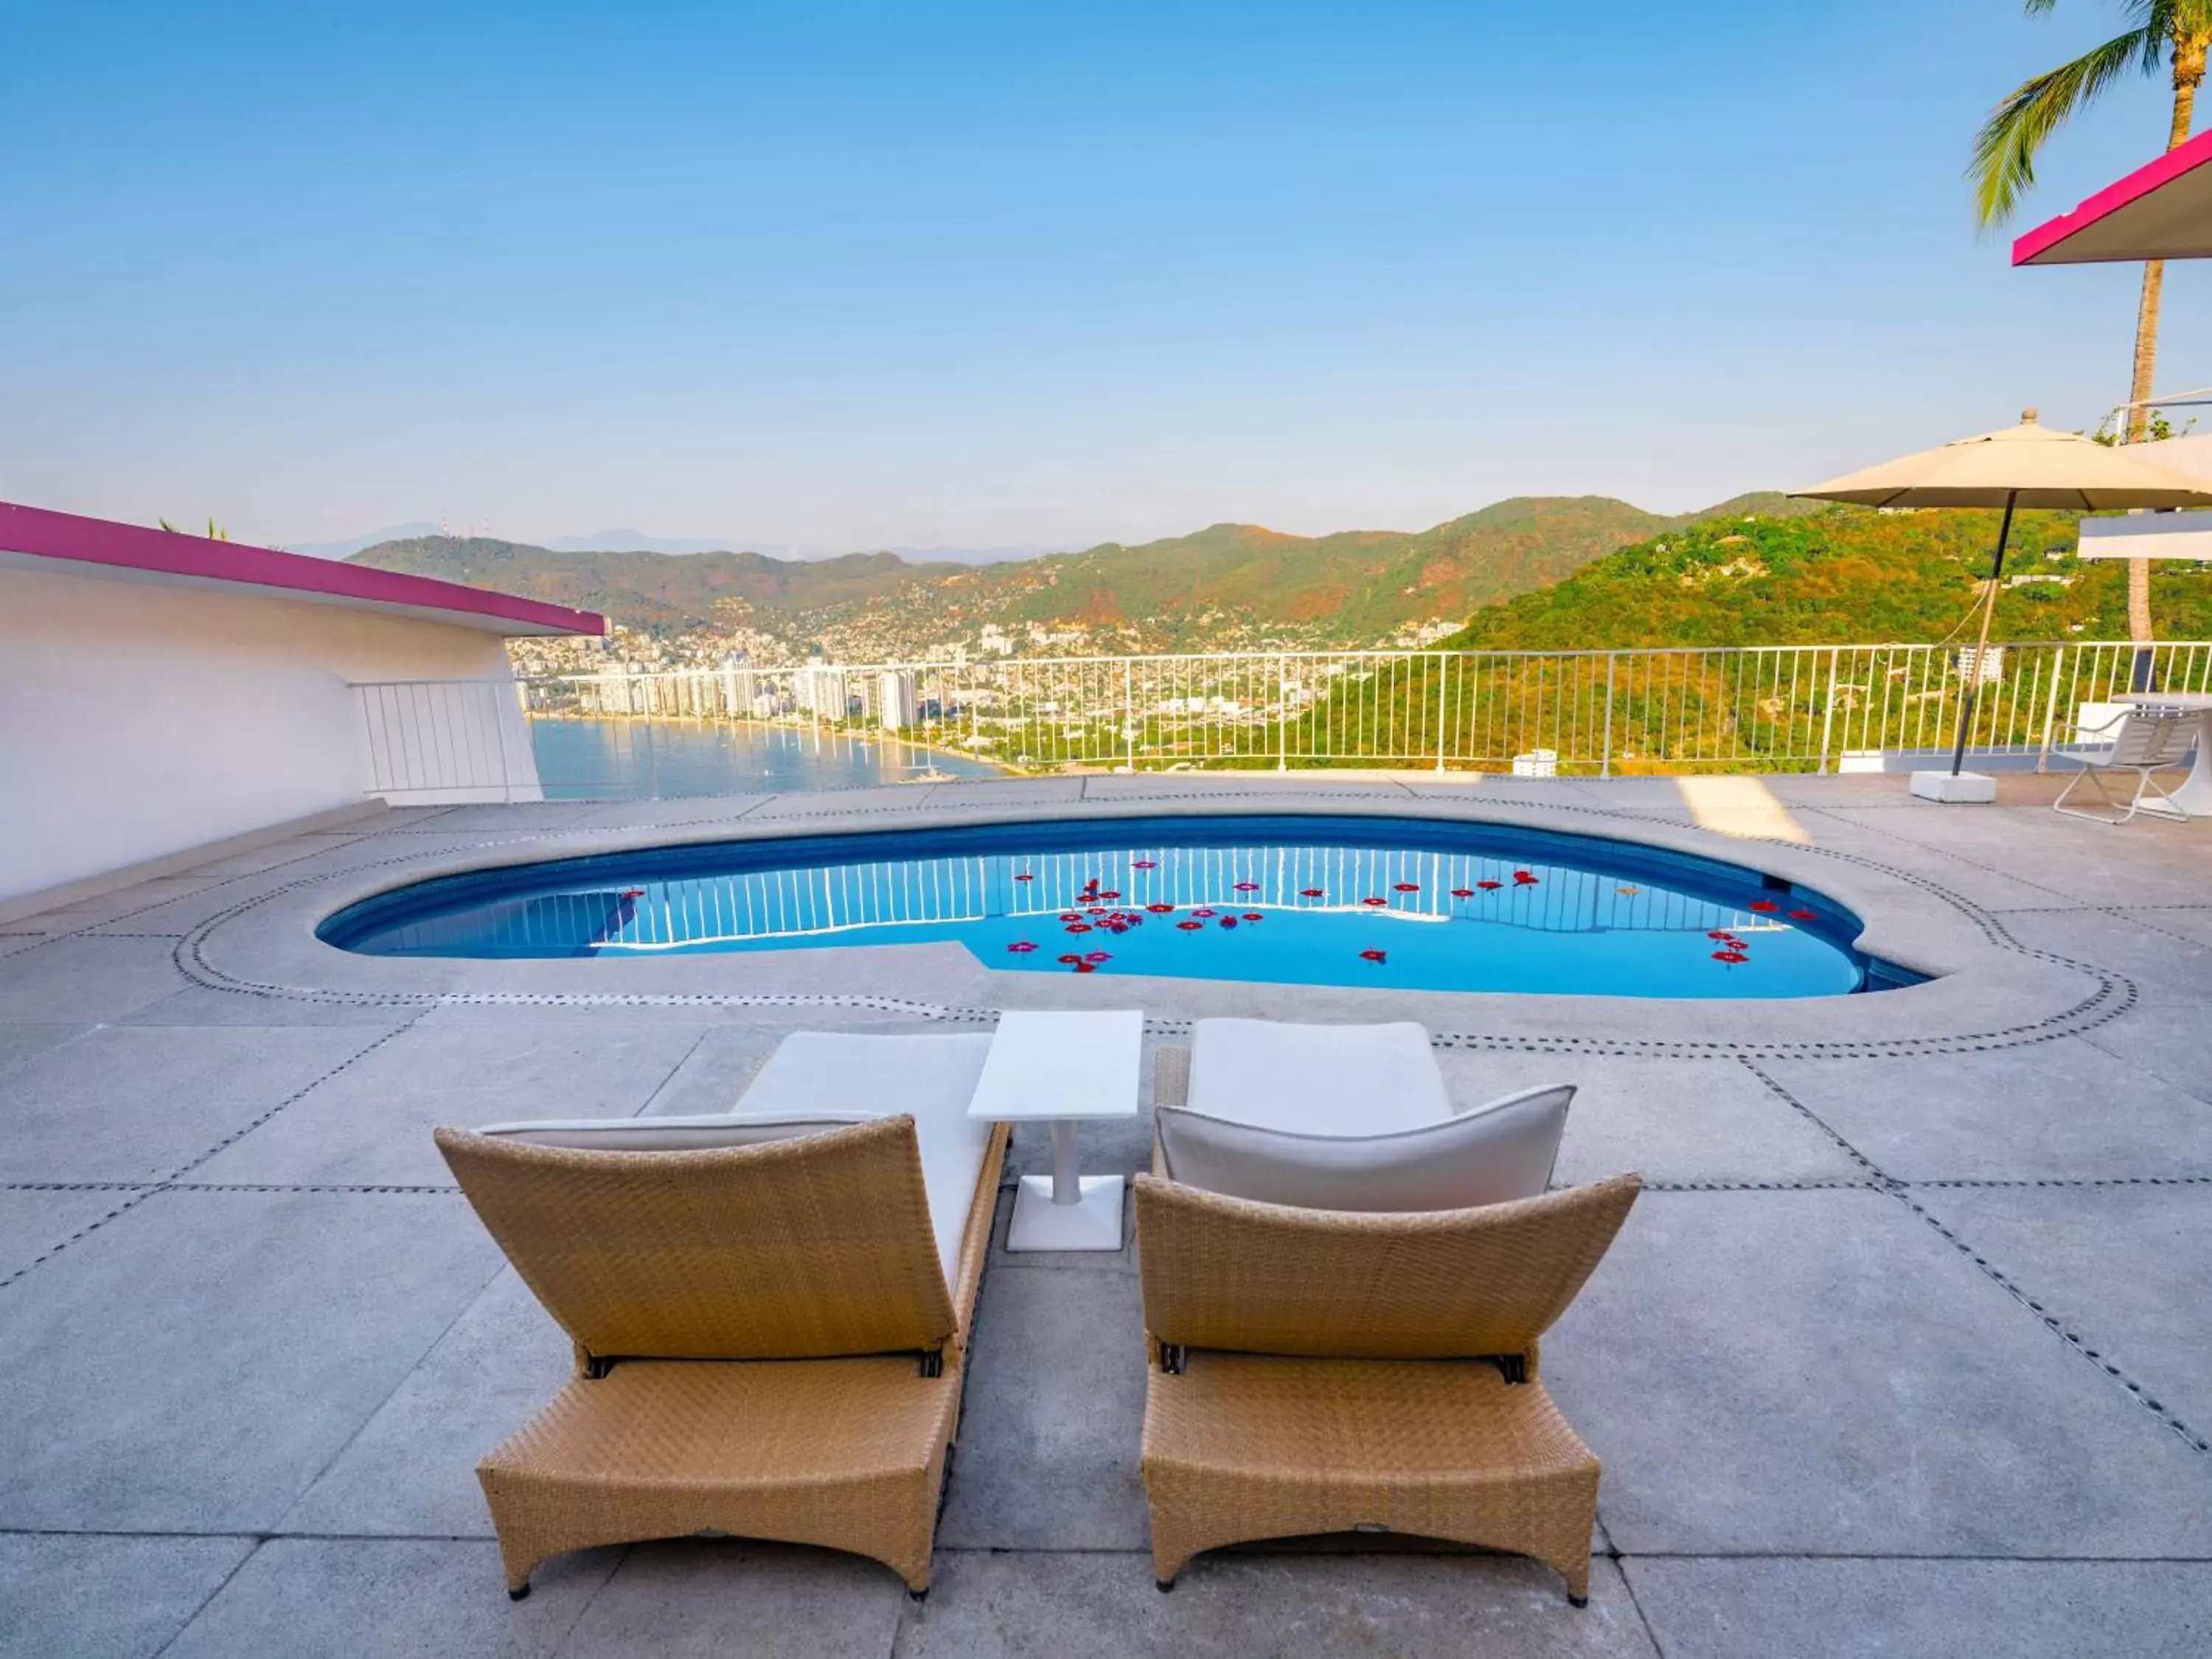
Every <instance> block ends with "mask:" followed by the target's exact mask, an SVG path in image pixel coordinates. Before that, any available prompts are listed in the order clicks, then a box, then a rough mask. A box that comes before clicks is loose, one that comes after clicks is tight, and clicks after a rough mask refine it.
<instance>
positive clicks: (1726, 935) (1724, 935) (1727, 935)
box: [1705, 930, 1735, 939]
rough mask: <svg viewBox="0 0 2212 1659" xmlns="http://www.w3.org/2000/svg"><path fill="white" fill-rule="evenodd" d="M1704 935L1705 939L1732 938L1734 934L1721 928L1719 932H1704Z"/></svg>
mask: <svg viewBox="0 0 2212 1659" xmlns="http://www.w3.org/2000/svg"><path fill="white" fill-rule="evenodd" d="M1705 937H1706V938H1707V939H1734V938H1735V934H1734V933H1729V932H1727V931H1725V930H1723V931H1722V932H1720V933H1708V934H1706V935H1705Z"/></svg>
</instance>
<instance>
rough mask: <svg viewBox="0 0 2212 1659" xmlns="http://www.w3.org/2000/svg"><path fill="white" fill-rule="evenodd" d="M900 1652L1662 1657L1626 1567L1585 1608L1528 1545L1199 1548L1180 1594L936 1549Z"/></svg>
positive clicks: (933, 1658)
mask: <svg viewBox="0 0 2212 1659" xmlns="http://www.w3.org/2000/svg"><path fill="white" fill-rule="evenodd" d="M896 1652H897V1654H898V1656H899V1659H1026V1656H1029V1655H1032V1654H1046V1653H1049V1654H1052V1655H1054V1656H1055V1659H1146V1656H1153V1655H1158V1656H1161V1659H1316V1656H1321V1655H1337V1654H1362V1655H1376V1656H1385V1655H1387V1656H1392V1659H1426V1656H1437V1659H1466V1656H1468V1655H1473V1654H1481V1655H1484V1656H1486V1659H1487V1656H1491V1655H1498V1656H1513V1655H1525V1656H1531V1659H1534V1656H1540V1655H1541V1656H1545V1659H1577V1656H1589V1659H1596V1656H1601V1655H1602V1656H1607V1659H1613V1656H1618V1659H1629V1656H1638V1659H1644V1656H1652V1659H1656V1653H1657V1650H1656V1649H1655V1648H1654V1647H1653V1646H1652V1645H1651V1642H1650V1638H1649V1637H1647V1636H1646V1635H1645V1634H1644V1626H1643V1621H1642V1620H1640V1619H1639V1618H1638V1614H1637V1611H1636V1607H1635V1605H1634V1603H1633V1602H1632V1601H1631V1600H1630V1599H1629V1595H1628V1593H1627V1589H1626V1585H1625V1584H1624V1583H1623V1582H1622V1580H1621V1577H1620V1571H1619V1570H1618V1569H1617V1568H1615V1567H1614V1566H1613V1564H1612V1563H1611V1562H1609V1561H1599V1562H1596V1563H1594V1564H1593V1566H1592V1571H1591V1573H1590V1600H1589V1606H1588V1607H1580V1608H1577V1607H1570V1606H1568V1605H1567V1599H1566V1595H1565V1591H1564V1590H1562V1589H1560V1587H1559V1575H1558V1574H1557V1573H1554V1572H1553V1571H1551V1570H1550V1569H1549V1568H1548V1567H1542V1566H1539V1565H1537V1564H1536V1563H1534V1562H1533V1561H1528V1560H1523V1559H1520V1558H1519V1557H1515V1556H1482V1555H1432V1556H1419V1555H1405V1554H1398V1553H1389V1554H1380V1553H1378V1554H1373V1555H1336V1556H1328V1555H1297V1556H1291V1555H1264V1556H1263V1555H1239V1554H1231V1553H1221V1554H1214V1555H1205V1556H1200V1558H1199V1559H1197V1560H1196V1561H1194V1562H1193V1563H1192V1564H1191V1565H1189V1567H1188V1568H1187V1569H1186V1570H1185V1571H1184V1572H1183V1575H1182V1578H1181V1579H1180V1580H1178V1581H1177V1583H1176V1588H1175V1590H1174V1592H1173V1593H1172V1594H1171V1595H1161V1594H1160V1593H1159V1592H1158V1590H1156V1589H1153V1588H1152V1558H1151V1556H1150V1555H1134V1554H1082V1555H1061V1554H1052V1555H1034V1554H984V1553H976V1552H969V1551H948V1550H946V1549H945V1548H944V1547H942V1546H941V1545H940V1547H939V1550H938V1553H937V1568H936V1580H935V1583H933V1585H932V1587H931V1589H930V1595H929V1600H928V1601H927V1602H926V1603H924V1604H923V1605H922V1606H921V1607H917V1608H914V1609H912V1610H910V1611H909V1612H908V1615H907V1620H906V1626H905V1628H904V1629H902V1631H901V1632H899V1643H898V1647H897V1649H896Z"/></svg>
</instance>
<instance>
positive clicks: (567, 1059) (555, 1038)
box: [196, 1024, 700, 1184]
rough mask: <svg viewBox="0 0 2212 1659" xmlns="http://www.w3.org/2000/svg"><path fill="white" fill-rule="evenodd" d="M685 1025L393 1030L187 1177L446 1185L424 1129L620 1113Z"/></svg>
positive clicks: (688, 1029) (661, 1074)
mask: <svg viewBox="0 0 2212 1659" xmlns="http://www.w3.org/2000/svg"><path fill="white" fill-rule="evenodd" d="M699 1036H700V1031H699V1029H698V1028H697V1027H696V1026H684V1025H664V1024H635V1025H617V1026H600V1027H595V1028H593V1029H591V1030H550V1029H547V1028H545V1027H542V1026H540V1027H516V1028H511V1029H509V1028H501V1027H494V1026H481V1025H477V1026H449V1027H445V1028H441V1029H439V1030H408V1031H404V1032H402V1033H401V1034H400V1035H399V1036H396V1037H393V1038H392V1040H391V1041H390V1042H386V1043H385V1044H384V1045H383V1046H382V1047H380V1048H378V1049H377V1050H376V1052H375V1053H374V1054H370V1055H368V1056H367V1057H366V1058H365V1059H363V1060H361V1061H360V1062H359V1063H358V1064H356V1065H355V1066H349V1067H348V1068H347V1070H346V1071H344V1072H343V1073H340V1074H339V1075H338V1076H337V1077H334V1078H332V1079H330V1080H329V1081H328V1082H327V1083H325V1084H323V1085H320V1086H319V1087H318V1088H317V1089H315V1090H314V1091H313V1092H312V1093H310V1094H309V1095H307V1097H305V1098H304V1099H301V1100H298V1101H295V1102H294V1103H292V1104H291V1105H290V1106H289V1107H287V1108H286V1109H284V1110H283V1111H282V1112H280V1113H279V1114H277V1115H276V1116H275V1117H273V1118H271V1119H270V1121H268V1122H266V1123H264V1124H263V1125H262V1126H261V1127H259V1128H258V1129H256V1130H254V1131H253V1133H251V1134H249V1135H247V1136H246V1137H245V1138H244V1139H241V1140H240V1141H238V1142H236V1143H235V1144H234V1145H233V1146H230V1147H228V1148H227V1149H226V1150H225V1151H223V1152H221V1153H219V1154H217V1155H216V1157H215V1158H211V1159H210V1160H209V1162H208V1163H207V1164H205V1165H204V1166H203V1167H202V1168H201V1169H200V1170H199V1171H198V1172H197V1177H196V1178H197V1179H199V1180H202V1181H219V1182H349V1183H371V1184H373V1183H379V1182H401V1183H416V1182H422V1183H429V1184H450V1183H451V1182H452V1181H453V1175H452V1172H451V1171H450V1170H447V1168H446V1164H445V1160H444V1159H442V1158H440V1157H439V1156H438V1149H437V1148H436V1147H435V1146H433V1145H432V1144H431V1140H430V1132H431V1131H432V1130H433V1129H435V1128H436V1127H439V1126H440V1125H441V1124H458V1125H459V1126H461V1127H465V1128H466V1127H475V1126H477V1125H481V1124H485V1123H497V1122H507V1121H513V1120H515V1119H518V1118H545V1117H629V1116H630V1115H634V1114H635V1112H636V1111H637V1110H638V1109H640V1108H641V1107H642V1106H643V1105H644V1104H645V1103H646V1102H647V1100H649V1099H651V1098H652V1097H653V1091H655V1090H657V1089H659V1087H660V1085H662V1084H663V1083H665V1082H666V1081H667V1079H668V1076H669V1074H670V1073H671V1072H673V1071H674V1070H675V1069H676V1066H677V1065H678V1062H679V1061H681V1060H683V1058H684V1055H685V1054H689V1053H690V1051H691V1048H692V1047H693V1045H694V1044H695V1043H696V1042H698V1040H699Z"/></svg>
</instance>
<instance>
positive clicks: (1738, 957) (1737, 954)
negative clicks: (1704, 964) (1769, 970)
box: [1713, 951, 1751, 962]
mask: <svg viewBox="0 0 2212 1659" xmlns="http://www.w3.org/2000/svg"><path fill="white" fill-rule="evenodd" d="M1713 960H1714V961H1715V962H1749V961H1750V960H1751V958H1750V957H1747V956H1746V955H1745V954H1744V953H1743V952H1742V951H1714V952H1713Z"/></svg>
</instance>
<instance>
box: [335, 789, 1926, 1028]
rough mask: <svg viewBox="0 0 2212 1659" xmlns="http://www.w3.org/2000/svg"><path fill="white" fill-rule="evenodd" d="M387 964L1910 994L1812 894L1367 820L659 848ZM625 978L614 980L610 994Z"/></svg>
mask: <svg viewBox="0 0 2212 1659" xmlns="http://www.w3.org/2000/svg"><path fill="white" fill-rule="evenodd" d="M319 933H320V936H321V937H322V938H323V939H325V941H327V942H328V943H330V944H332V945H339V946H341V947H343V948H344V949H347V950H351V951H363V952H367V953H369V954H372V955H379V956H430V957H599V958H601V959H617V958H622V957H647V956H652V957H659V956H668V955H682V954H694V953H702V952H721V951H786V950H793V949H799V948H804V947H807V946H814V945H887V944H916V943H923V942H927V941H932V940H950V941H952V942H955V943H957V944H959V945H964V946H965V947H966V948H967V949H968V950H969V951H971V952H972V953H974V955H975V957H977V958H978V959H979V960H981V962H982V963H984V965H985V966H987V967H990V968H995V969H1009V970H1012V971H1017V972H1026V973H1063V974H1064V973H1085V974H1095V975H1125V974H1148V975H1176V976H1182V977H1187V978H1195V979H1228V980H1257V981H1268V982H1273V983H1280V984H1298V985H1367V986H1375V987H1392V988H1397V989H1401V990H1444V991H1527V992H1550V993H1571V994H1594V995H1610V996H1668V997H1806V996H1837V995H1843V994H1849V993H1851V992H1854V991H1859V990H1868V989H1880V988H1884V987H1887V986H1891V985H1896V984H1903V983H1909V982H1911V981H1912V980H1913V979H1914V978H1915V977H1916V976H1915V975H1911V974H1910V973H1908V972H1905V970H1902V969H1895V968H1892V967H1889V966H1888V965H1887V964H1885V963H1878V962H1874V961H1871V960H1870V959H1869V958H1867V957H1863V956H1861V955H1860V954H1858V953H1857V951H1855V950H1853V948H1852V945H1851V941H1852V940H1853V939H1856V938H1857V934H1858V933H1859V923H1858V921H1857V918H1856V917H1855V916H1853V915H1851V914H1850V912H1849V911H1847V910H1844V908H1841V907H1840V906H1838V905H1837V904H1836V903H1834V902H1832V901H1831V900H1829V899H1826V898H1824V897H1823V896H1820V895H1819V894H1817V893H1814V892H1811V891H1808V890H1805V889H1802V888H1799V889H1795V890H1793V889H1791V888H1790V886H1789V885H1788V884H1784V883H1780V882H1778V881H1777V880H1776V879H1775V878H1771V877H1762V876H1760V875H1759V874H1758V873H1757V872H1753V871H1749V870H1745V869H1741V868H1739V867H1737V866H1733V865H1727V864H1722V863H1718V862H1715V861H1713V860H1705V859H1696V858H1690V857H1686V856H1683V855H1681V854H1673V853H1668V852H1662V851H1660V850H1659V849H1656V848H1648V847H1641V846H1638V845H1635V844H1633V843H1630V842H1613V841H1604V840H1598V839H1595V838H1590V837H1584V836H1561V835H1552V834H1546V833H1541V832H1538V831H1534V830H1525V829H1509V828H1504V827H1498V826H1490V825H1474V824H1464V823H1438V822H1436V821H1433V820H1423V819H1378V818H1365V817H1357V818H1354V817H1163V818H1146V819H1127V818H1124V819H1119V820H1111V821H1106V822H1098V821H1092V822H1085V823H1069V822H1064V821H1063V822H1058V823H1023V824H1002V825H992V826H978V827H972V828H958V829H936V830H929V831H921V832H898V833H889V834H885V833H877V834H866V835H849V836H811V837H805V838H800V839H775V840H766V841H754V842H718V843H713V844H708V845H701V846H690V847H680V848H658V849H653V850H649V851H646V852H642V853H623V854H611V855H608V856H605V857H600V858H587V859H570V860H562V861H559V862H556V863H547V864H537V865H523V866H509V867H507V868H504V869H500V870H494V871H486V872H480V873H475V874H469V875H462V876H453V877H446V878H441V879H439V880H435V881H430V882H424V883H421V884H417V885H416V886H413V887H409V888H403V889H400V890H398V891H395V892H392V893H386V894H382V895H380V896H377V897H375V898H372V899H369V900H367V901H364V902H362V903H360V904H357V905H355V906H352V907H351V908H348V909H345V910H342V911H340V912H339V913H338V914H337V915H334V916H332V917H331V918H330V919H329V920H328V921H325V923H324V924H323V926H322V927H321V928H320V929H319ZM616 971H617V973H618V972H619V970H618V969H617V970H616Z"/></svg>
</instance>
